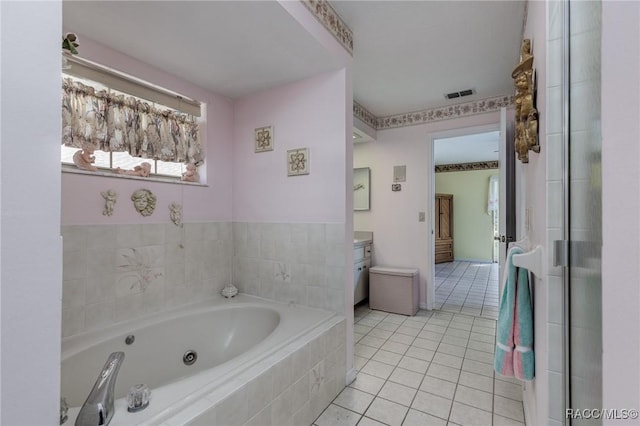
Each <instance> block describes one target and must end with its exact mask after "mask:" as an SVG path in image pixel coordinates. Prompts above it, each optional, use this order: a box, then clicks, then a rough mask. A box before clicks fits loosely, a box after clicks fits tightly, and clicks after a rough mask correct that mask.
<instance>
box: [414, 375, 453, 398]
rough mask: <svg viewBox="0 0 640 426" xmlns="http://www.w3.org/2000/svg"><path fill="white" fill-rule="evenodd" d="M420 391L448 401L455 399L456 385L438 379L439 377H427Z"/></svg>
mask: <svg viewBox="0 0 640 426" xmlns="http://www.w3.org/2000/svg"><path fill="white" fill-rule="evenodd" d="M420 390H421V391H424V392H429V393H432V394H434V395H438V396H442V397H444V398H447V399H453V396H454V395H455V393H456V384H455V383H453V382H448V381H446V380H442V379H438V378H437V377H432V376H425V377H424V380H423V381H422V384H421V385H420Z"/></svg>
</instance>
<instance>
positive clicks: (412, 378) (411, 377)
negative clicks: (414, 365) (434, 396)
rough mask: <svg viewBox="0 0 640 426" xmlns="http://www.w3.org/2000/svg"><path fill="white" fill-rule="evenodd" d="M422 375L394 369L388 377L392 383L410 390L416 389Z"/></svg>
mask: <svg viewBox="0 0 640 426" xmlns="http://www.w3.org/2000/svg"><path fill="white" fill-rule="evenodd" d="M423 378H424V374H420V373H416V372H414V371H410V370H405V369H404V368H396V369H395V370H393V373H391V376H389V379H388V380H389V381H392V382H394V383H400V384H401V385H405V386H409V387H410V388H414V389H418V388H419V387H420V383H422V379H423Z"/></svg>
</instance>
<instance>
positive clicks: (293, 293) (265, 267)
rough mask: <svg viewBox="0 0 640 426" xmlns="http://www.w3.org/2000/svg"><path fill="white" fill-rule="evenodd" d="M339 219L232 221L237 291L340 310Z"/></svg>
mask: <svg viewBox="0 0 640 426" xmlns="http://www.w3.org/2000/svg"><path fill="white" fill-rule="evenodd" d="M344 228H345V227H344V224H333V223H254V222H234V223H233V245H234V256H233V283H234V284H235V285H236V286H237V287H238V289H239V290H240V291H241V292H244V293H247V294H252V295H255V296H260V297H265V298H269V299H273V300H277V301H280V302H285V303H290V302H293V303H296V304H301V305H306V306H311V307H315V308H322V309H327V310H331V311H334V312H337V313H339V314H343V313H344V306H345V305H344V277H345V272H346V271H345V244H344V243H345V233H344Z"/></svg>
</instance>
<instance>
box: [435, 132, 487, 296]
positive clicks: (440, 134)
mask: <svg viewBox="0 0 640 426" xmlns="http://www.w3.org/2000/svg"><path fill="white" fill-rule="evenodd" d="M498 130H500V122H499V121H498V122H496V123H493V124H484V125H480V126H472V127H461V128H458V129H451V130H445V131H441V132H433V133H429V134H427V144H429V146H428V151H429V153H430V156H429V161H428V164H427V168H428V170H429V173H430V175H429V177H430V181H431V184H430V185H428V189H427V192H428V194H427V197H428V199H427V203H428V206H429V212H430V213H431V214H430V216H431V232H430V233H429V245H428V246H427V273H426V285H425V287H426V288H424V289H423V290H424V295H425V299H426V304H427V306H428V307H427V309H433V306H434V304H433V302H434V300H435V297H436V287H435V282H436V268H435V260H436V259H435V234H434V232H435V220H434V215H433V212H434V209H435V197H436V178H435V175H436V172H435V167H436V165H435V159H434V155H433V153H434V145H435V144H434V141H435V140H436V139H444V138H450V137H456V136H466V135H473V134H476V133H486V132H495V131H498Z"/></svg>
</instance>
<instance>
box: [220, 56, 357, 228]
mask: <svg viewBox="0 0 640 426" xmlns="http://www.w3.org/2000/svg"><path fill="white" fill-rule="evenodd" d="M346 84H347V78H346V70H344V69H342V70H339V71H331V72H328V73H325V74H322V75H319V76H316V77H312V78H309V79H306V80H303V81H300V82H296V83H293V84H289V85H286V86H282V87H278V88H276V89H272V90H267V91H264V92H261V93H258V94H255V95H251V96H247V97H245V98H243V99H240V100H238V101H236V102H235V104H234V117H235V120H234V133H233V135H234V146H233V175H232V176H233V185H234V191H233V219H234V220H236V221H241V222H243V221H246V222H289V223H290V222H311V223H313V222H323V223H332V222H335V223H344V222H345V207H346V206H345V202H346V201H345V197H346V195H345V194H346V190H345V164H346V163H345V144H346V141H345V139H346V134H347V127H348V128H349V132H350V129H351V123H350V122H348V123H347V122H345V116H346V115H345V108H346V106H345V90H346V87H347V86H346ZM269 125H271V126H273V128H274V150H273V151H267V152H261V153H255V152H254V129H255V128H257V127H263V126H269ZM349 142H350V141H349ZM294 148H309V159H310V174H309V175H303V176H292V177H288V176H287V167H286V166H287V158H286V153H287V150H289V149H294Z"/></svg>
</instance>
